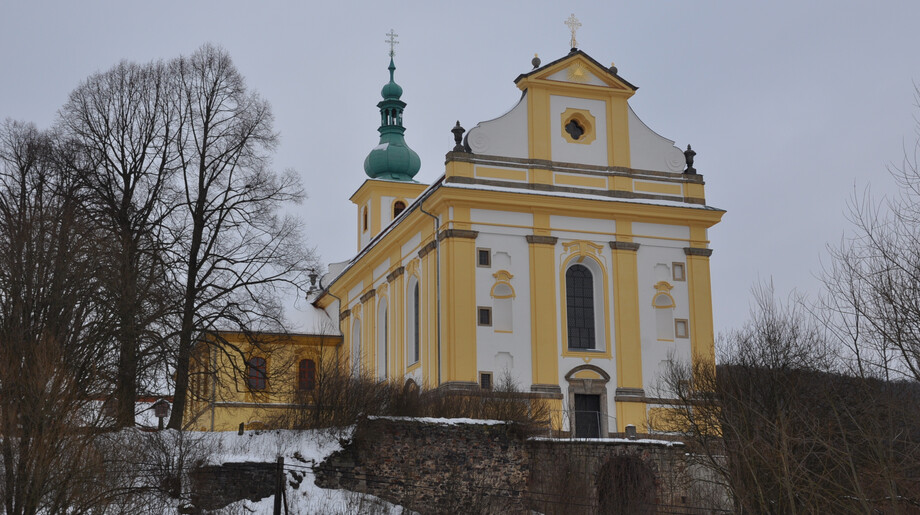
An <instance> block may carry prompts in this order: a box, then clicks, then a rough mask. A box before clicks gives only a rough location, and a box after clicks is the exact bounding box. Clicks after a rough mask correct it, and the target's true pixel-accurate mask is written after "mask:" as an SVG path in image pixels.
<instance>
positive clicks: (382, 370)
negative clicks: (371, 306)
mask: <svg viewBox="0 0 920 515" xmlns="http://www.w3.org/2000/svg"><path fill="white" fill-rule="evenodd" d="M388 333H389V330H388V323H387V301H386V299H385V298H384V299H381V301H380V304H379V305H378V306H377V377H378V378H380V379H386V378H387V349H388V345H387V336H388Z"/></svg>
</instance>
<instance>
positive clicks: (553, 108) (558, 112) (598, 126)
mask: <svg viewBox="0 0 920 515" xmlns="http://www.w3.org/2000/svg"><path fill="white" fill-rule="evenodd" d="M568 108H573V109H585V110H587V111H588V112H590V113H591V115H592V116H594V123H595V134H596V135H597V137H596V138H595V139H594V141H592V142H591V143H590V144H587V145H585V144H582V143H569V142H568V141H566V139H565V138H564V137H563V136H562V113H563V112H564V111H565V110H566V109H568ZM549 133H550V142H551V146H552V148H551V152H552V159H553V161H559V162H563V163H581V164H589V165H597V166H607V104H606V102H604V101H603V100H590V99H585V98H574V97H564V96H560V95H550V97H549Z"/></svg>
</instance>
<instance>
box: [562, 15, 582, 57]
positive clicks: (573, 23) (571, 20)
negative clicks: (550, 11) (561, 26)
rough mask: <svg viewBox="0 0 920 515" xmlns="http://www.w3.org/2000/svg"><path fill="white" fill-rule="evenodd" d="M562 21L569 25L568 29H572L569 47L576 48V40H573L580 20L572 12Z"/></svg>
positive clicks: (579, 25)
mask: <svg viewBox="0 0 920 515" xmlns="http://www.w3.org/2000/svg"><path fill="white" fill-rule="evenodd" d="M564 23H565V24H566V25H567V26H568V27H569V30H570V31H572V40H571V42H570V43H571V47H572V48H578V42H577V41H575V32H576V31H577V30H578V27H581V22H580V21H578V18H576V17H575V13H572V14H571V15H569V17H568V19H566V20H565V22H564Z"/></svg>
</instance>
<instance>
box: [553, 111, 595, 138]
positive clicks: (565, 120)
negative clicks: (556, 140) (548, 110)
mask: <svg viewBox="0 0 920 515" xmlns="http://www.w3.org/2000/svg"><path fill="white" fill-rule="evenodd" d="M595 125H596V123H595V118H594V116H593V115H592V114H591V113H590V112H589V111H587V110H585V109H572V108H569V109H566V110H565V112H563V113H562V137H563V138H564V139H565V140H566V141H567V142H569V143H581V144H582V145H589V144H591V143H592V142H593V141H594V140H595V139H596V137H597V136H596V134H595Z"/></svg>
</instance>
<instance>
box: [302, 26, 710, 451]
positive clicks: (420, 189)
mask: <svg viewBox="0 0 920 515" xmlns="http://www.w3.org/2000/svg"><path fill="white" fill-rule="evenodd" d="M573 43H574V39H573ZM532 64H533V69H531V70H529V71H527V72H525V73H522V74H520V75H518V77H517V78H516V79H515V80H514V83H515V85H516V86H517V87H518V88H519V89H520V90H521V92H522V95H521V98H520V100H519V101H518V103H517V104H516V105H515V106H514V107H512V108H511V110H510V111H508V112H507V113H506V114H504V115H502V116H499V117H498V118H495V119H493V120H489V121H484V122H481V123H479V124H478V125H476V126H475V127H473V128H472V129H470V130H469V132H467V133H466V134H465V136H462V134H463V132H464V130H463V129H462V128H461V127H460V124H459V122H458V124H457V126H456V127H455V128H454V134H455V138H456V145H455V146H454V148H453V150H451V151H450V152H448V153H447V156H446V165H445V170H444V175H443V176H441V177H440V178H439V179H437V180H436V181H435V182H434V183H433V184H422V183H419V182H416V181H415V180H414V179H413V177H414V176H415V175H416V173H418V171H419V169H420V166H421V163H420V161H419V157H418V155H417V154H416V153H415V152H414V151H413V150H412V149H411V148H409V146H408V145H407V143H406V141H405V139H404V132H405V126H404V124H403V111H404V109H405V108H406V103H405V102H404V101H403V100H402V94H403V90H402V88H401V87H400V86H399V85H398V84H397V83H396V82H395V66H394V62H393V60H392V59H391V61H390V66H389V72H390V81H389V82H388V83H387V84H386V85H385V86H384V87H383V91H382V96H383V100H382V101H381V102H380V103H379V104H377V106H378V107H379V109H380V120H381V121H380V128H379V129H378V130H379V132H380V144H379V145H377V146H376V147H374V148H373V149H372V150H371V152H370V154H369V155H368V156H367V159H366V160H365V161H364V172H365V173H366V174H367V177H368V178H367V180H366V181H365V182H364V184H363V185H362V186H361V187H360V188H358V190H357V191H356V192H355V193H354V194H353V195H352V197H351V201H352V202H353V203H354V204H355V210H356V213H357V226H356V227H355V229H356V241H357V252H358V253H357V255H356V256H355V257H354V259H352V260H350V261H347V262H345V263H340V264H336V265H330V267H329V272H328V274H326V276H325V277H324V278H323V281H322V284H323V290H322V292H321V293H320V294H319V295H318V297H317V298H316V299H315V300H314V305H315V306H316V307H319V308H322V309H324V310H326V311H327V312H328V313H329V315H330V316H331V317H333V318H334V319H336V320H338V321H339V323H338V328H339V330H340V332H341V335H342V336H343V346H344V350H343V351H344V352H345V353H346V354H347V356H348V359H349V360H350V363H351V364H352V365H353V366H360V367H362V368H363V369H364V370H367V371H371V372H372V373H373V374H376V376H378V377H379V378H381V379H392V378H396V379H399V380H410V379H411V380H412V381H414V382H415V383H417V384H419V385H424V386H427V387H439V388H447V389H453V390H461V391H466V390H476V389H480V388H484V389H488V388H491V387H492V386H493V385H494V384H495V382H496V381H497V380H498V379H499V378H501V377H503V376H506V375H510V377H511V378H512V379H513V380H514V381H515V382H516V383H517V384H518V385H521V386H523V388H524V389H525V390H529V391H530V392H531V393H532V394H533V395H534V396H539V397H542V398H545V399H547V400H548V401H549V402H550V403H551V404H552V406H553V408H554V410H555V412H556V413H560V414H562V415H561V416H560V420H559V423H561V425H562V426H563V428H565V429H568V430H573V429H574V430H575V432H576V434H582V435H604V436H605V435H606V434H608V433H609V432H622V431H624V428H625V426H626V425H628V424H633V425H636V426H637V427H638V428H640V431H641V430H642V429H643V428H646V427H647V425H648V422H647V421H648V419H649V417H648V415H649V412H650V411H649V410H654V409H655V408H656V407H658V406H656V402H655V398H654V396H653V394H652V392H653V391H654V390H655V388H656V386H657V379H658V377H659V375H660V373H661V372H662V371H663V370H664V369H665V368H666V367H667V365H668V362H669V361H670V360H687V361H689V360H690V359H713V322H712V301H711V292H710V279H709V273H710V272H709V256H710V254H711V253H712V250H711V249H710V246H709V239H708V236H707V231H708V229H709V228H710V227H712V226H713V225H715V224H716V223H718V222H719V220H720V219H721V217H722V215H723V214H724V211H722V210H719V209H716V208H713V207H710V206H708V205H707V204H706V201H705V195H704V188H703V177H702V176H701V175H699V174H697V173H696V171H695V170H694V168H693V166H692V163H693V160H692V156H693V151H692V150H691V149H690V147H689V146H688V149H687V151H686V152H682V151H681V150H680V149H678V148H677V147H675V146H674V142H673V141H671V140H669V139H666V138H664V137H662V136H660V135H658V134H657V133H655V132H653V131H652V130H651V129H650V128H649V127H647V126H646V125H645V124H644V123H642V121H641V120H640V119H639V117H638V116H637V115H636V113H635V112H633V110H632V108H631V107H630V105H629V99H630V97H632V96H633V95H634V94H635V93H636V90H637V88H636V86H634V85H632V84H631V83H629V82H628V81H627V80H626V79H624V78H623V77H621V76H620V75H619V74H618V71H617V69H616V68H615V67H613V66H610V67H606V66H604V65H602V64H600V63H599V62H598V61H596V60H595V59H593V58H592V57H591V56H589V55H588V54H586V53H585V52H583V51H581V50H579V49H577V48H575V45H574V44H573V48H572V50H571V52H569V53H568V54H567V55H564V56H563V57H561V58H559V59H556V60H554V61H552V62H550V63H547V64H545V65H544V64H541V62H540V60H539V59H538V58H534V60H533V63H532ZM688 163H689V164H688ZM579 424H581V425H582V426H583V427H581V428H579V427H578V425H579ZM573 425H574V426H575V427H572V426H573Z"/></svg>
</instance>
